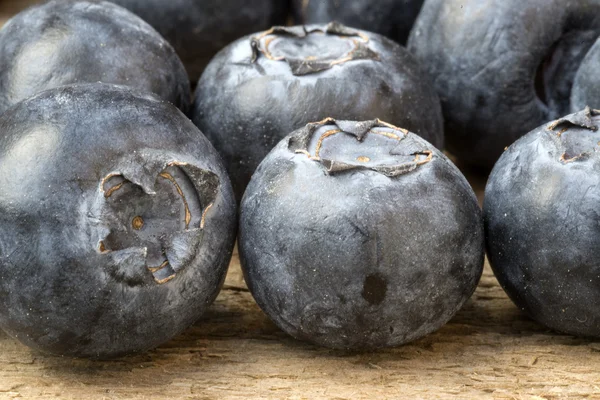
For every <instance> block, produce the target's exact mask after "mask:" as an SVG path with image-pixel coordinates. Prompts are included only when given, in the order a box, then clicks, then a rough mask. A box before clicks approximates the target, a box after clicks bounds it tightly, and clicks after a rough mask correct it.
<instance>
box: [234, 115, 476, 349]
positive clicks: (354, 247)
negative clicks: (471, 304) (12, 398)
mask: <svg viewBox="0 0 600 400" xmlns="http://www.w3.org/2000/svg"><path fill="white" fill-rule="evenodd" d="M481 218H482V217H481V210H480V208H479V205H478V203H477V199H476V197H475V194H474V193H473V190H472V189H471V187H470V186H469V184H468V182H467V181H466V179H465V178H464V176H463V175H462V174H461V173H460V172H459V170H458V169H457V168H456V167H455V166H454V165H453V164H452V163H451V162H450V161H449V160H448V159H447V158H446V157H445V156H444V155H443V154H442V153H441V152H440V151H439V150H437V149H436V148H435V147H434V146H432V145H431V144H430V143H429V142H427V141H425V140H423V139H422V138H420V137H419V136H417V135H415V134H413V133H410V132H408V131H407V130H405V129H401V128H397V127H395V126H393V125H390V124H387V123H384V122H382V121H379V120H373V121H364V122H350V121H340V120H334V119H331V118H329V119H326V120H324V121H322V122H319V123H312V124H308V125H307V126H306V127H304V128H302V129H300V130H298V131H295V132H294V133H292V134H291V135H289V136H287V137H286V138H285V139H283V140H282V141H281V142H280V143H279V144H278V145H277V146H276V147H275V148H274V149H273V150H272V151H271V152H270V153H269V155H268V156H267V157H266V158H265V159H264V161H263V162H262V163H261V164H260V166H259V168H258V169H257V171H256V173H255V174H254V176H253V177H252V180H251V181H250V184H249V185H248V188H247V190H246V193H245V195H244V198H243V200H242V203H241V208H240V236H239V240H238V245H239V250H240V259H241V263H242V268H243V271H244V277H245V279H246V282H247V284H248V287H249V288H250V291H251V292H252V295H253V296H254V298H255V300H256V301H257V303H258V305H259V306H260V307H261V308H262V310H263V311H264V312H265V313H266V314H267V315H268V316H269V317H270V318H271V319H272V320H273V322H274V323H275V324H277V326H279V327H280V328H281V329H282V330H284V331H285V332H287V333H288V334H290V335H292V336H294V337H295V338H298V339H302V340H306V341H310V342H313V343H316V344H319V345H322V346H326V347H330V348H339V349H369V348H378V347H385V346H397V345H400V344H403V343H407V342H410V341H412V340H416V339H418V338H420V337H422V336H425V335H427V334H429V333H431V332H433V331H435V330H437V329H439V328H440V327H441V326H443V325H444V324H445V323H446V322H448V321H449V320H450V318H452V316H454V315H455V313H456V312H457V311H458V310H459V309H460V308H461V307H462V305H463V304H464V303H465V301H466V300H467V299H469V298H470V296H471V295H472V293H473V291H474V290H475V287H476V286H477V283H478V282H479V279H480V277H481V273H482V268H483V261H484V235H483V224H482V219H481Z"/></svg>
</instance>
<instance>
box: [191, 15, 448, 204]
mask: <svg viewBox="0 0 600 400" xmlns="http://www.w3.org/2000/svg"><path fill="white" fill-rule="evenodd" d="M288 29H289V30H290V31H291V30H296V32H302V31H303V29H305V30H307V31H326V30H328V29H333V30H335V31H338V30H339V31H342V32H343V31H344V30H345V29H348V28H345V27H343V26H341V27H340V26H332V25H327V26H326V25H311V26H306V27H305V28H303V27H302V26H297V27H294V28H288ZM350 31H351V32H353V33H355V34H357V35H364V37H367V38H368V42H367V43H366V44H365V43H361V44H362V45H364V48H365V51H372V52H373V53H372V54H374V55H376V56H377V59H360V60H356V59H354V60H350V61H348V62H344V63H340V64H337V65H334V66H333V67H331V68H328V69H323V70H321V71H319V72H314V73H304V72H306V71H299V72H297V73H296V74H295V73H294V71H295V70H293V69H292V67H298V66H301V65H307V64H309V61H307V60H308V59H309V57H310V56H312V57H315V58H316V62H315V64H314V65H311V67H310V68H315V69H319V68H321V67H322V65H319V64H318V62H320V61H323V62H325V61H327V60H329V59H336V60H341V59H343V58H344V56H345V54H344V49H345V47H344V46H348V43H354V42H353V41H355V40H356V41H360V42H363V39H362V38H361V36H352V35H351V34H350V33H349V32H346V34H345V35H337V34H326V35H324V34H322V33H318V32H315V33H312V34H309V35H307V36H306V38H297V37H294V36H293V35H291V34H286V33H285V32H281V33H278V34H274V35H267V36H266V39H269V38H275V41H273V42H271V43H275V46H276V47H274V51H275V50H277V52H278V53H273V54H275V55H278V54H280V55H281V56H287V57H288V59H289V60H288V61H287V62H286V61H285V60H273V59H272V58H273V57H271V58H269V57H267V56H265V55H264V54H262V53H258V54H254V53H253V47H252V43H256V41H253V38H257V37H260V36H261V35H265V33H261V34H258V33H257V34H255V35H250V36H247V37H244V38H242V39H240V40H237V41H236V42H234V43H232V44H231V45H230V46H228V47H226V48H225V49H223V51H221V52H220V53H219V54H218V55H217V56H216V57H215V58H214V59H213V60H212V61H211V63H210V64H209V66H208V67H207V68H206V71H205V72H204V74H203V75H202V78H201V79H200V82H199V83H198V87H197V89H196V93H195V100H194V105H193V111H192V120H193V121H194V123H195V124H196V125H197V126H198V127H199V128H200V130H201V131H202V132H204V134H205V135H206V136H207V137H208V139H209V140H210V141H211V142H212V143H213V145H214V146H215V147H216V149H217V150H218V151H219V153H220V154H221V156H222V157H223V161H224V163H225V166H226V167H227V169H228V172H229V175H230V177H231V179H232V184H233V188H234V191H235V193H236V198H237V199H238V200H240V199H241V197H242V195H243V193H244V189H245V187H246V185H247V184H248V182H249V180H250V177H251V176H252V173H253V172H254V170H255V169H256V167H257V166H258V164H259V163H260V162H261V161H262V159H263V158H264V157H265V156H266V155H267V154H268V153H269V151H270V150H271V149H272V148H273V147H274V146H275V145H276V144H277V142H279V141H280V140H281V139H282V138H283V137H284V136H285V135H287V134H288V133H290V132H292V131H294V130H295V129H298V128H301V127H302V126H304V125H306V124H307V123H309V122H312V121H319V120H322V119H324V118H327V117H333V118H339V119H361V120H370V119H374V118H380V119H382V120H386V121H389V122H390V123H393V124H395V125H399V126H403V127H406V128H407V129H409V130H410V131H412V132H416V133H417V134H420V135H423V137H424V138H425V139H427V140H429V141H430V142H432V143H433V144H434V145H435V146H436V147H439V148H441V147H443V143H444V135H443V121H442V115H441V107H440V102H439V98H438V97H437V94H436V93H435V90H434V88H433V86H432V85H430V83H429V82H428V80H427V79H426V77H425V75H424V74H423V72H422V71H421V68H420V66H419V65H418V64H417V62H416V61H415V60H414V59H413V57H412V56H411V55H410V54H409V53H408V52H407V51H406V50H405V49H404V48H403V47H401V46H399V45H398V44H397V43H394V42H393V41H391V40H389V39H387V38H385V37H383V36H380V35H378V34H375V33H369V32H364V31H359V30H350ZM307 42H308V45H305V46H304V47H303V46H302V45H303V44H304V43H307ZM258 46H264V42H260V41H259V43H258ZM340 49H341V50H340ZM303 63H304V64H303ZM309 65H310V64H309Z"/></svg>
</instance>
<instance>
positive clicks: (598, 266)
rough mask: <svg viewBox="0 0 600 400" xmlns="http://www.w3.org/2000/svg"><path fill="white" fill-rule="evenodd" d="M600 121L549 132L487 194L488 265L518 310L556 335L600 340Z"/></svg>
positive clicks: (524, 142) (584, 117)
mask: <svg viewBox="0 0 600 400" xmlns="http://www.w3.org/2000/svg"><path fill="white" fill-rule="evenodd" d="M599 126H600V113H599V112H598V111H595V110H591V109H589V108H586V109H585V110H583V111H580V112H578V113H575V114H570V115H568V116H566V117H564V118H560V119H558V120H556V121H554V122H551V123H547V124H544V125H542V126H540V127H539V128H537V129H534V130H533V131H532V132H530V133H528V134H527V135H525V136H524V137H523V138H521V139H519V140H518V141H517V142H516V143H514V144H513V145H512V146H510V147H509V148H508V150H507V151H506V152H505V153H504V154H503V155H502V157H500V160H498V163H497V164H496V166H495V167H494V169H493V171H492V174H491V176H490V179H489V182H488V184H487V187H486V189H485V200H484V220H485V232H486V245H487V253H488V258H489V260H490V264H491V265H492V268H493V270H494V273H495V274H496V277H497V278H498V281H499V282H500V284H501V285H502V287H503V288H504V290H506V292H507V293H508V295H509V296H510V298H511V299H512V300H513V302H514V303H515V304H516V305H517V307H519V308H520V309H521V310H523V311H524V312H526V313H527V314H528V315H529V316H530V317H531V318H533V319H534V320H536V321H538V322H540V323H541V324H543V325H545V326H547V327H549V328H551V329H554V330H556V331H560V332H564V333H568V334H573V335H579V336H590V337H600V310H598V307H595V306H594V305H595V304H598V302H599V301H600V255H599V254H598V246H599V245H600V228H599V224H598V218H599V217H598V216H599V215H600V176H599V175H598V169H599V168H600V132H599V131H598V127H599Z"/></svg>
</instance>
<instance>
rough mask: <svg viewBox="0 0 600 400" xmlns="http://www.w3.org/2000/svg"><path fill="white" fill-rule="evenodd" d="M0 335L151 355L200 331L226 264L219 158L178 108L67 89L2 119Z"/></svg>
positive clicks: (115, 93) (48, 347) (136, 95)
mask: <svg viewBox="0 0 600 400" xmlns="http://www.w3.org/2000/svg"><path fill="white" fill-rule="evenodd" d="M0 132H2V137H0V174H2V179H0V277H1V279H0V328H2V329H4V330H5V331H6V332H7V333H8V334H10V335H11V336H13V337H15V338H17V339H18V340H20V341H21V342H23V343H24V344H26V345H28V346H30V347H32V348H35V349H38V350H41V351H44V352H49V353H53V354H58V355H66V356H75V357H93V358H108V357H115V356H120V355H123V354H129V353H134V352H141V351H144V350H148V349H151V348H153V347H156V346H158V345H160V344H161V343H164V342H166V341H168V340H169V339H171V338H172V337H173V336H175V335H177V334H179V333H180V332H182V331H183V330H184V329H186V328H187V327H188V326H190V325H191V324H192V323H194V322H195V321H196V320H197V319H198V318H199V317H200V316H201V315H202V313H203V312H204V310H206V308H207V307H208V306H209V305H210V304H211V303H212V301H213V300H214V299H215V297H216V296H217V294H218V292H219V290H220V287H221V285H222V283H223V280H224V278H225V274H226V271H227V266H228V263H229V261H230V257H231V253H232V249H233V244H234V240H235V233H236V232H235V231H236V206H235V201H234V197H233V192H232V190H231V186H230V183H229V181H228V177H227V174H226V172H225V170H224V168H223V166H222V164H221V161H220V159H219V156H218V154H217V153H216V151H215V150H214V148H213V147H212V146H211V144H210V143H209V142H208V140H207V139H206V138H205V137H204V136H203V135H202V133H201V132H200V131H198V129H197V128H196V127H195V126H194V125H193V124H192V122H191V121H190V120H189V119H187V118H186V117H185V116H184V115H183V114H182V113H181V112H180V111H179V110H178V109H177V108H175V107H174V106H173V105H171V104H169V103H167V102H165V101H161V100H159V99H158V98H156V97H155V96H153V95H150V94H144V93H142V92H135V91H132V90H131V89H130V88H126V87H122V86H115V85H107V84H82V85H74V86H63V87H61V88H56V89H51V90H48V91H45V92H42V93H40V94H38V95H36V96H34V97H32V98H30V99H28V100H25V101H23V102H21V103H18V104H17V105H16V106H15V107H13V108H11V109H10V110H9V111H7V112H5V113H4V114H3V115H2V116H1V117H0Z"/></svg>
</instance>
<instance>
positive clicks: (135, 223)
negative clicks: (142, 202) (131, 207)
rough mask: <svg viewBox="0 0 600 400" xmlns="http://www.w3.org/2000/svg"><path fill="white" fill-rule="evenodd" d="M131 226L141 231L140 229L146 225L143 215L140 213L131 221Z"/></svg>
mask: <svg viewBox="0 0 600 400" xmlns="http://www.w3.org/2000/svg"><path fill="white" fill-rule="evenodd" d="M131 226H132V227H133V229H135V230H136V231H139V230H140V229H142V228H143V227H144V219H143V218H142V217H140V216H139V215H138V216H136V217H134V218H133V220H132V221H131Z"/></svg>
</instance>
